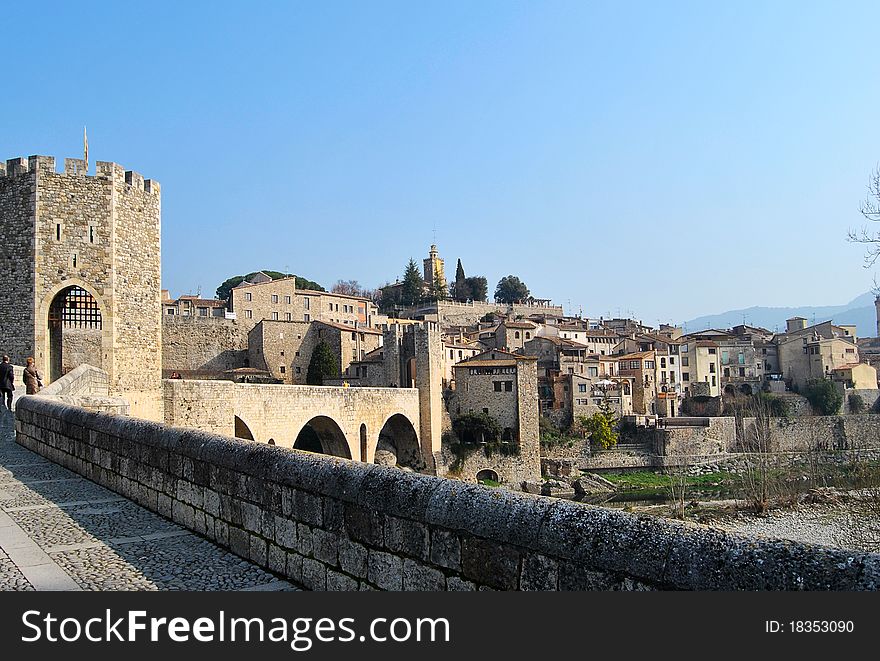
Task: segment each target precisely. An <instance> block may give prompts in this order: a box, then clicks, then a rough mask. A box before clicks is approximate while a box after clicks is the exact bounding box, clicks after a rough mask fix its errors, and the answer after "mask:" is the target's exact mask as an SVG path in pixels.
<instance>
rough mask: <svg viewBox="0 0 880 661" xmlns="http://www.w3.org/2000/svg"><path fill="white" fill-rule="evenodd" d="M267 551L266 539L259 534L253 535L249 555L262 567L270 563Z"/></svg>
mask: <svg viewBox="0 0 880 661" xmlns="http://www.w3.org/2000/svg"><path fill="white" fill-rule="evenodd" d="M267 552H268V549H267V544H266V540H265V539H263V538H262V537H258V536H257V535H251V539H250V550H249V552H248V557H249V558H250V559H251V560H253V561H254V562H256V563H257V564H258V565H260V566H261V567H265V566H266V565H267V564H268V560H267V558H266V554H267Z"/></svg>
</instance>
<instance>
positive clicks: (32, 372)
mask: <svg viewBox="0 0 880 661" xmlns="http://www.w3.org/2000/svg"><path fill="white" fill-rule="evenodd" d="M24 385H25V389H26V391H27V394H28V395H36V394H37V393H38V392H40V388H42V387H43V377H42V376H40V373H39V372H38V371H37V368H36V366H35V365H34V359H33V358H28V359H27V365H26V366H25V368H24Z"/></svg>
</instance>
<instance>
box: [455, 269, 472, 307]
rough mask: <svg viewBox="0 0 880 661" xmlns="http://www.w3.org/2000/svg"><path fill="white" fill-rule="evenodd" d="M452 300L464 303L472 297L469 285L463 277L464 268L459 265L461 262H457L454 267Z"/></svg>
mask: <svg viewBox="0 0 880 661" xmlns="http://www.w3.org/2000/svg"><path fill="white" fill-rule="evenodd" d="M453 294H454V296H453V298H455V300H456V301H460V302H462V303H464V302H465V301H467V300H469V299H470V298H471V296H472V293H471V288H470V285H468V281H467V278H466V277H465V275H464V267H463V266H462V265H461V260H460V259H459V260H458V265H457V266H456V267H455V284H454V285H453Z"/></svg>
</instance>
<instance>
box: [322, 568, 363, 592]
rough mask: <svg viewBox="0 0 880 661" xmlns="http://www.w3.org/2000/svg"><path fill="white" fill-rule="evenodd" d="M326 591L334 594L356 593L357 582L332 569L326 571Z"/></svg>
mask: <svg viewBox="0 0 880 661" xmlns="http://www.w3.org/2000/svg"><path fill="white" fill-rule="evenodd" d="M327 589H328V590H332V591H336V592H356V591H357V589H358V582H357V580H355V579H353V578H352V577H351V576H346V575H345V574H342V573H340V572H338V571H334V570H332V569H328V570H327Z"/></svg>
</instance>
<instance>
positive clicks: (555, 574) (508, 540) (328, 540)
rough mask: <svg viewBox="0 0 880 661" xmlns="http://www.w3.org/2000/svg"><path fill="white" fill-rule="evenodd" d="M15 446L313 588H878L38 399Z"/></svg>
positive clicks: (753, 547) (768, 554) (591, 514)
mask: <svg viewBox="0 0 880 661" xmlns="http://www.w3.org/2000/svg"><path fill="white" fill-rule="evenodd" d="M16 417H17V430H18V442H19V443H21V444H22V445H24V446H26V447H28V448H30V449H32V450H34V451H36V452H38V453H40V454H42V455H44V456H46V457H48V458H49V459H51V460H53V461H56V462H58V463H59V464H61V465H63V466H66V467H68V468H70V469H71V470H74V471H76V472H77V473H80V474H82V475H84V476H85V477H87V478H89V479H91V480H94V481H95V482H98V483H99V484H103V485H105V486H107V487H109V488H110V489H113V490H114V491H117V492H118V493H121V494H123V495H125V496H127V497H129V498H132V499H134V500H135V501H136V502H138V503H140V504H141V505H143V506H145V507H147V508H149V509H151V510H154V511H158V512H159V513H161V514H163V515H165V516H167V517H170V518H172V519H174V520H175V521H177V522H179V523H180V524H182V525H184V526H186V527H188V528H191V529H193V530H195V531H197V532H199V533H201V534H203V535H205V536H206V537H208V538H209V539H212V540H215V541H216V542H217V543H219V544H221V545H223V546H227V547H229V548H231V549H232V550H233V551H234V552H235V553H237V554H239V555H241V556H243V557H247V558H250V559H252V560H253V561H255V562H257V563H258V564H260V565H262V566H264V567H268V568H270V569H271V570H273V571H276V572H278V573H280V574H283V575H285V576H288V577H289V578H291V579H292V580H294V581H296V582H300V583H301V584H303V585H304V586H306V587H308V588H312V589H330V590H355V589H376V588H378V589H384V590H401V589H404V590H419V589H421V590H425V589H427V590H474V589H480V588H488V589H505V590H517V589H521V590H534V589H539V590H540V589H563V590H572V589H576V590H582V589H652V588H661V589H662V588H673V589H697V590H709V589H724V590H733V589H745V590H753V589H832V590H851V589H853V590H875V589H877V588H878V587H880V556H878V555H876V554H859V553H850V552H846V551H842V550H836V549H831V548H827V547H821V546H813V545H805V544H798V543H794V542H786V541H777V540H768V539H761V538H748V537H743V536H736V535H731V534H726V533H724V532H721V531H719V530H714V529H711V528H706V527H703V526H697V525H692V524H684V523H677V522H672V521H665V520H662V519H658V518H654V517H649V516H636V515H632V514H628V513H626V512H620V511H613V510H608V509H603V508H599V507H590V506H585V505H581V504H578V503H571V502H567V501H562V500H554V499H548V498H542V497H538V496H529V495H527V494H519V493H514V492H510V491H505V490H500V489H489V488H486V487H481V486H478V485H467V484H463V483H462V482H458V481H454V480H445V479H442V478H436V477H431V476H425V475H417V474H411V473H406V472H402V471H399V470H397V469H393V468H386V467H382V466H376V465H368V464H362V463H356V462H351V461H346V460H343V459H335V458H330V457H324V456H319V455H313V454H309V453H302V452H297V451H293V450H287V449H283V448H279V447H271V446H266V445H262V444H253V443H246V442H241V441H236V440H233V439H229V438H224V437H221V436H217V435H214V434H208V433H205V432H199V431H189V430H184V429H179V428H172V427H166V426H164V425H160V424H157V423H153V422H148V421H143V420H137V419H135V418H128V417H124V416H115V415H109V414H104V413H92V412H89V411H86V410H84V409H81V408H77V407H71V406H65V405H63V404H59V403H57V402H53V401H50V400H48V399H43V398H40V397H26V398H23V399H22V400H21V401H20V403H19V406H18V409H17V414H16Z"/></svg>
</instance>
